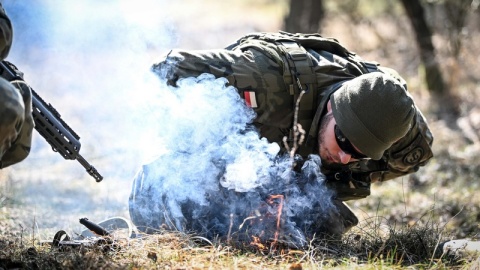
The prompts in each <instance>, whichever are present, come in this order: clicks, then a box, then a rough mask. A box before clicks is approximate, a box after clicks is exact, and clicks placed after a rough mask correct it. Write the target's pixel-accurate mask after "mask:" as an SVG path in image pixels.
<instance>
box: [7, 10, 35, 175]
mask: <svg viewBox="0 0 480 270" xmlns="http://www.w3.org/2000/svg"><path fill="white" fill-rule="evenodd" d="M12 35H13V29H12V24H11V22H10V19H9V18H8V16H7V15H6V13H5V10H4V9H3V7H2V5H1V3H0V60H4V59H5V58H6V57H7V56H8V53H9V52H10V48H11V46H12ZM33 127H34V122H33V118H32V94H31V89H30V87H29V86H28V85H26V84H25V83H24V82H22V81H13V82H7V81H6V80H4V79H3V78H1V77H0V169H2V168H5V167H7V166H10V165H12V164H15V163H18V162H20V161H22V160H23V159H25V158H26V157H27V156H28V154H29V153H30V146H31V142H32V131H33Z"/></svg>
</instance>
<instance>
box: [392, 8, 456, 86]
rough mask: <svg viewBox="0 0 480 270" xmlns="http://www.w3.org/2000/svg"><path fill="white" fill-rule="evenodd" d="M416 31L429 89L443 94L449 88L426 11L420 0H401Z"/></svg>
mask: <svg viewBox="0 0 480 270" xmlns="http://www.w3.org/2000/svg"><path fill="white" fill-rule="evenodd" d="M401 2H402V4H403V6H404V8H405V11H406V12H407V15H408V18H409V19H410V23H411V24H412V27H413V30H414V32H415V37H416V41H417V46H418V48H419V50H420V58H421V60H422V63H423V65H424V66H425V77H426V78H425V79H426V81H427V86H428V89H429V91H432V92H436V93H438V94H440V95H441V94H443V93H444V92H445V91H446V90H447V88H446V85H445V82H444V80H443V77H442V73H441V71H440V67H439V65H438V62H437V59H436V55H435V48H434V47H433V43H432V33H431V31H430V28H429V27H428V25H427V21H426V20H425V12H424V9H423V6H422V4H421V3H420V1H419V0H401Z"/></svg>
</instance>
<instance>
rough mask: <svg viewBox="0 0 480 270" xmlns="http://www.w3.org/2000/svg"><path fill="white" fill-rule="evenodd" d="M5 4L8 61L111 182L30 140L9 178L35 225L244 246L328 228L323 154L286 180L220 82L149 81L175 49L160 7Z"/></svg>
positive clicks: (302, 239)
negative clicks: (113, 220) (104, 222)
mask: <svg viewBox="0 0 480 270" xmlns="http://www.w3.org/2000/svg"><path fill="white" fill-rule="evenodd" d="M2 3H3V6H4V8H5V9H6V11H7V14H8V15H9V16H10V18H11V19H12V23H13V25H14V45H13V47H12V50H11V53H10V56H9V58H8V59H7V60H9V61H11V62H13V63H15V64H16V65H17V66H18V67H19V69H21V70H22V71H23V72H24V73H25V79H26V81H27V82H28V83H29V84H30V85H31V86H32V87H33V88H34V90H35V91H36V92H37V93H38V94H39V95H40V96H42V98H44V99H45V100H46V101H47V102H49V103H52V105H54V106H55V107H56V108H57V110H58V111H59V112H60V113H61V115H62V117H63V119H64V120H65V121H66V122H67V123H68V124H69V125H70V126H71V127H72V128H73V129H74V130H75V131H76V132H77V133H78V134H79V135H80V137H81V142H82V149H81V154H82V155H83V157H84V158H86V159H87V160H88V161H89V162H90V163H92V165H94V166H95V167H96V168H97V169H98V171H99V172H100V173H101V174H102V175H103V176H104V180H103V182H101V183H99V184H97V183H95V182H94V181H93V180H92V179H91V178H90V177H89V176H88V175H87V174H86V173H85V171H84V170H83V168H82V167H81V166H80V165H79V164H76V162H75V161H68V162H67V161H65V160H63V159H62V158H61V157H60V156H59V155H58V154H56V153H53V152H52V151H51V149H50V147H49V145H48V144H46V143H45V142H44V141H43V138H41V137H40V136H38V134H36V135H35V137H34V142H33V146H32V152H31V154H30V156H29V157H28V158H27V160H26V161H25V162H23V163H21V164H19V165H17V166H16V167H15V168H13V169H12V179H14V181H15V182H16V183H18V185H20V183H23V186H22V188H21V191H19V194H18V196H19V197H20V198H21V201H22V202H23V204H24V206H25V208H27V209H29V211H31V215H32V216H39V217H41V218H37V219H36V220H35V219H34V220H35V223H36V226H37V227H40V228H54V229H60V228H62V229H67V228H71V227H72V226H73V224H75V223H77V220H78V218H81V217H84V216H88V217H90V219H91V220H98V219H103V218H108V217H111V216H114V215H122V216H126V215H128V214H130V215H131V216H132V218H133V219H134V221H136V223H137V225H138V226H139V227H140V228H142V227H143V229H145V230H158V229H160V228H162V226H164V225H163V224H165V226H167V228H170V229H178V230H182V231H194V232H196V233H200V234H202V235H205V236H207V237H223V238H231V239H238V240H241V241H246V240H248V241H250V239H251V238H250V237H251V236H252V235H253V236H260V237H261V238H262V240H265V241H269V240H272V239H273V238H275V236H274V233H275V232H276V231H279V232H280V233H281V235H283V240H284V241H288V242H290V243H293V244H294V245H296V246H302V245H304V244H305V243H306V241H307V239H308V238H309V237H312V236H313V235H314V234H315V233H316V232H317V231H319V230H320V227H321V226H320V225H321V224H322V221H323V220H325V219H326V218H327V216H328V215H329V211H330V209H332V202H331V201H330V197H331V193H330V191H329V190H327V189H326V188H325V185H324V177H323V175H322V174H321V173H320V171H319V165H320V159H319V158H318V156H311V157H310V158H309V159H308V160H306V161H305V164H304V167H303V170H302V171H301V172H294V171H292V170H291V163H290V159H289V158H288V157H284V156H282V155H281V154H279V150H280V147H279V146H278V145H277V144H276V143H271V142H268V141H267V140H265V139H264V138H261V137H260V136H259V134H258V133H257V132H256V131H255V129H253V128H252V127H251V126H250V124H251V122H252V121H253V119H254V117H255V113H254V112H253V111H252V110H251V109H250V108H248V107H246V106H245V104H244V102H243V100H242V99H241V98H240V97H239V95H238V93H237V92H236V89H234V88H233V87H229V86H226V80H225V79H223V78H214V77H213V76H212V75H209V74H203V75H201V76H200V77H198V78H187V79H184V80H182V81H180V82H179V84H178V87H175V88H174V87H169V86H167V85H166V84H165V82H164V81H163V80H162V78H161V77H160V79H159V78H158V77H157V75H156V74H154V73H153V72H152V71H151V69H150V68H151V66H152V64H153V63H155V62H158V61H159V58H160V57H161V56H162V55H163V54H164V53H166V52H167V51H168V50H169V48H171V47H172V46H174V45H175V43H174V41H175V40H176V36H175V31H174V27H173V26H172V25H171V24H169V22H168V9H167V8H166V7H165V3H163V2H162V1H154V0H150V1H142V2H141V4H138V3H137V2H135V3H134V2H133V1H128V0H123V1H110V0H107V1H93V0H86V1H76V2H72V1H68V2H67V1H55V0H39V1H28V2H27V1H14V0H6V1H2ZM242 34H245V33H242ZM227 43H228V42H227ZM135 174H136V175H135ZM132 179H134V181H133V184H132ZM130 191H131V192H132V193H131V195H130V204H128V201H129V199H128V194H129V193H130ZM272 195H281V196H282V197H280V198H282V199H279V198H278V197H272ZM127 208H129V209H127ZM129 212H130V213H129ZM60 213H61V215H60ZM67 213H68V215H67ZM278 214H281V217H279V216H278ZM51 216H54V217H55V218H54V219H52V218H50V217H51ZM92 216H93V217H92ZM28 221H30V222H31V220H27V221H26V223H27V224H26V225H25V227H31V225H29V224H28ZM277 221H281V222H280V223H281V226H280V228H279V227H277V225H278V224H277ZM78 227H80V226H79V225H77V228H78ZM80 228H81V227H80Z"/></svg>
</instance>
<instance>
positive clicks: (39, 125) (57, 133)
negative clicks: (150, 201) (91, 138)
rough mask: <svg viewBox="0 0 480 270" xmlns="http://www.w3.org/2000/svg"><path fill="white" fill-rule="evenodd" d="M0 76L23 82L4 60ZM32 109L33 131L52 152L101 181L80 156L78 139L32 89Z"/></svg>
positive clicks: (10, 64)
mask: <svg viewBox="0 0 480 270" xmlns="http://www.w3.org/2000/svg"><path fill="white" fill-rule="evenodd" d="M0 76H2V77H3V78H4V79H5V80H7V81H9V82H11V81H15V80H20V81H25V80H24V79H23V73H22V72H20V71H19V70H18V69H17V67H16V66H15V65H13V64H12V63H10V62H8V61H5V60H4V61H1V62H0ZM32 108H33V112H32V115H33V120H34V122H35V129H36V130H37V131H38V133H40V135H41V136H42V137H43V138H44V139H45V140H46V141H47V142H48V143H49V144H50V146H51V147H52V150H53V151H54V152H57V153H59V154H60V155H61V156H62V157H63V158H64V159H69V160H77V161H78V162H79V163H80V164H81V165H82V166H83V167H84V168H85V169H86V171H87V172H88V174H90V175H91V176H92V177H93V178H95V180H96V181H97V182H100V181H102V179H103V177H102V176H101V175H100V174H99V173H98V172H97V170H96V169H95V167H93V166H92V165H90V164H89V163H88V162H87V161H86V160H85V159H84V158H83V157H82V156H81V155H80V147H81V144H80V137H79V136H78V135H77V134H76V133H75V131H73V129H71V128H70V127H69V126H68V125H67V123H65V122H64V121H63V120H62V118H61V116H60V114H59V113H58V111H57V110H56V109H55V108H54V107H53V106H52V105H51V104H47V103H46V102H45V101H44V100H43V99H42V98H41V97H40V96H39V95H38V94H37V93H36V92H35V91H34V90H33V89H32Z"/></svg>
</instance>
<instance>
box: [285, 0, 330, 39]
mask: <svg viewBox="0 0 480 270" xmlns="http://www.w3.org/2000/svg"><path fill="white" fill-rule="evenodd" d="M324 14H325V10H324V7H323V0H290V12H289V13H288V14H287V16H285V19H284V27H283V28H284V29H285V31H287V32H292V33H316V32H318V31H319V29H320V24H321V20H322V18H323V16H324Z"/></svg>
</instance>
